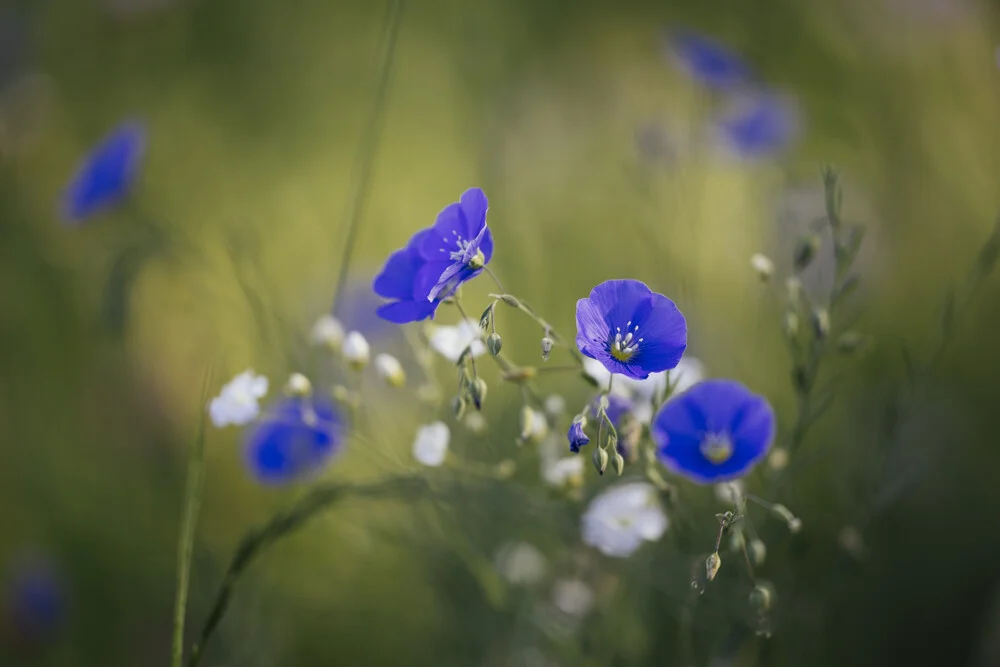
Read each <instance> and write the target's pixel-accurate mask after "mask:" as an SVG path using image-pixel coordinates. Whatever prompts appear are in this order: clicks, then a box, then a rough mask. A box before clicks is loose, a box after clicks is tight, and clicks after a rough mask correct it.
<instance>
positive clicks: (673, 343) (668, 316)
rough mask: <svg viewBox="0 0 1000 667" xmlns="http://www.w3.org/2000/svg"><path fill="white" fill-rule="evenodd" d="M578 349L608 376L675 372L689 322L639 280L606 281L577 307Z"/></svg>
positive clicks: (642, 378) (665, 298)
mask: <svg viewBox="0 0 1000 667" xmlns="http://www.w3.org/2000/svg"><path fill="white" fill-rule="evenodd" d="M576 329H577V333H576V345H577V347H578V348H579V349H580V352H582V353H583V354H584V355H586V356H588V357H591V358H592V359H597V360H598V361H600V362H601V363H602V364H604V367H605V368H607V369H608V371H610V372H611V373H620V374H622V375H625V376H628V377H630V378H634V379H636V380H644V379H646V378H647V377H649V374H650V373H658V372H660V371H665V370H668V369H670V368H673V367H675V366H676V365H677V363H678V362H679V361H680V360H681V356H682V355H683V354H684V349H685V348H686V347H687V322H685V320H684V316H683V315H681V312H680V311H679V310H678V309H677V306H676V305H675V304H674V302H673V301H671V300H670V299H668V298H667V297H665V296H663V295H662V294H657V293H655V292H653V291H652V290H650V289H649V288H648V287H646V285H645V284H643V283H641V282H639V281H638V280H608V281H605V282H603V283H601V284H600V285H598V286H597V287H595V288H594V289H593V290H591V292H590V296H589V297H588V298H586V299H580V300H579V301H577V303H576Z"/></svg>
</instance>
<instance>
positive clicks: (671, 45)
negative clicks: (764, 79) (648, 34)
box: [667, 29, 755, 91]
mask: <svg viewBox="0 0 1000 667" xmlns="http://www.w3.org/2000/svg"><path fill="white" fill-rule="evenodd" d="M667 49H668V50H669V52H670V54H671V55H672V56H673V59H674V60H675V62H676V63H677V64H678V66H679V67H680V68H681V69H683V70H684V71H685V72H687V74H688V75H689V76H690V77H691V78H693V79H695V80H696V81H698V82H700V83H701V84H703V85H705V86H707V87H708V88H711V89H712V90H719V91H732V90H734V89H739V88H742V87H745V86H747V85H749V84H751V83H753V81H754V78H755V77H754V75H753V72H752V71H751V69H750V67H749V66H747V64H746V63H745V62H744V61H743V59H742V58H740V57H739V56H738V55H737V54H736V53H734V52H733V51H731V50H730V49H728V48H727V47H725V46H724V45H722V44H721V43H719V42H717V41H715V40H713V39H710V38H708V37H705V36H704V35H699V34H698V33H696V32H693V31H691V30H686V29H676V30H671V31H668V33H667Z"/></svg>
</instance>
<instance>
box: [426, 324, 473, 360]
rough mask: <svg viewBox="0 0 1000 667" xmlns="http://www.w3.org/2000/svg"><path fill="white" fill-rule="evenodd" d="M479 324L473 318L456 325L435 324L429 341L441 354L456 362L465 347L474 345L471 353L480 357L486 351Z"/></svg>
mask: <svg viewBox="0 0 1000 667" xmlns="http://www.w3.org/2000/svg"><path fill="white" fill-rule="evenodd" d="M480 334H481V330H480V328H479V324H478V323H477V322H474V321H472V320H462V321H461V322H459V323H458V324H456V325H455V326H433V327H432V328H431V333H430V336H428V342H429V343H430V346H431V347H432V348H433V349H434V350H435V351H437V352H438V354H440V355H441V356H443V357H444V358H445V359H447V360H448V361H450V362H452V363H456V362H457V361H458V358H459V357H460V356H462V352H464V351H465V348H467V347H469V346H470V345H471V346H472V349H471V350H470V354H471V355H472V356H473V357H478V356H480V355H482V354H483V353H484V352H486V346H485V345H484V344H483V341H482V337H481V335H480Z"/></svg>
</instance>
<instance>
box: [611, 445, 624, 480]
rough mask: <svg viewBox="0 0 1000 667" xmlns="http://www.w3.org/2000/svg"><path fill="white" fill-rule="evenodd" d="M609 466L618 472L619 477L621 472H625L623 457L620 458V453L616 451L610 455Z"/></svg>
mask: <svg viewBox="0 0 1000 667" xmlns="http://www.w3.org/2000/svg"><path fill="white" fill-rule="evenodd" d="M611 467H613V468H614V469H615V472H616V473H618V476H619V477H621V476H622V473H623V472H625V459H624V458H622V455H621V454H619V453H618V452H617V451H616V452H615V455H614V456H613V457H611Z"/></svg>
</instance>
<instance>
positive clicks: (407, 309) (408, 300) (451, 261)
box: [372, 188, 493, 324]
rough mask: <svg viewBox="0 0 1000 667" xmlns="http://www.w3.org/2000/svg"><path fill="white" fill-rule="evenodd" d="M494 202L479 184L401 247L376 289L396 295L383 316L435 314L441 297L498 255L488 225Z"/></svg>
mask: <svg viewBox="0 0 1000 667" xmlns="http://www.w3.org/2000/svg"><path fill="white" fill-rule="evenodd" d="M488 207H489V203H488V202H487V200H486V195H485V194H483V191H482V190H480V189H479V188H471V189H469V190H466V191H465V192H464V193H462V198H461V199H460V200H459V201H457V202H455V203H453V204H449V205H448V206H446V207H445V208H444V210H442V211H441V213H439V214H438V217H437V220H436V221H435V223H434V226H433V227H428V228H427V229H423V230H421V231H419V232H417V233H416V234H414V235H413V237H412V238H411V239H410V242H409V243H408V244H407V246H406V248H403V249H402V250H397V251H396V252H394V253H393V254H392V255H390V256H389V259H388V260H387V261H386V263H385V266H384V267H383V268H382V272H381V273H380V274H379V275H378V276H376V277H375V282H374V283H373V285H372V287H373V288H374V290H375V293H376V294H378V295H379V296H382V297H385V298H387V299H395V301H393V302H392V303H388V304H386V305H384V306H382V307H381V308H379V309H378V314H379V316H380V317H382V318H384V319H387V320H389V321H390V322H396V323H399V324H403V323H406V322H416V321H418V320H423V319H427V318H428V317H433V316H434V312H435V311H436V310H437V307H438V306H439V305H440V304H441V301H443V300H444V299H446V298H448V297H449V296H451V295H452V294H453V293H454V292H455V290H456V289H457V288H458V286H459V285H461V284H462V283H464V282H466V281H468V280H471V279H472V278H475V277H476V276H478V275H479V274H480V273H482V271H483V267H485V266H486V264H487V263H488V262H489V261H490V258H492V256H493V235H492V233H491V232H490V229H489V227H487V226H486V211H487V209H488Z"/></svg>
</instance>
